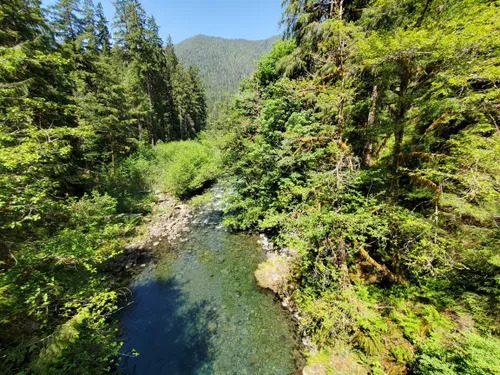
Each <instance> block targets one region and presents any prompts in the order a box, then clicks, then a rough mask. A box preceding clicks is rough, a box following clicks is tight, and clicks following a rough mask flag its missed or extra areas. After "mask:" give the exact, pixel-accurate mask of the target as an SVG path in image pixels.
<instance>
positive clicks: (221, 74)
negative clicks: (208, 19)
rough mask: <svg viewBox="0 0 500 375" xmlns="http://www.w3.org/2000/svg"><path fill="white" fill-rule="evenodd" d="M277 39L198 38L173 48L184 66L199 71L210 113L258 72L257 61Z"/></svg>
mask: <svg viewBox="0 0 500 375" xmlns="http://www.w3.org/2000/svg"><path fill="white" fill-rule="evenodd" d="M278 38H279V36H272V37H270V38H267V39H261V40H249V39H240V38H235V39H228V38H222V37H217V36H209V35H204V34H198V35H195V36H193V37H191V38H188V39H185V40H183V41H182V42H180V43H177V44H175V45H174V48H175V53H176V55H177V56H178V58H179V60H180V61H182V63H183V64H185V65H194V66H197V67H198V68H199V69H200V76H201V79H202V81H203V83H204V85H205V89H206V93H207V104H208V109H209V112H211V111H212V110H213V108H214V107H215V103H216V102H218V101H222V100H224V99H225V98H226V97H227V95H229V96H231V95H233V94H234V93H236V91H237V89H238V87H239V84H240V82H241V80H242V79H243V78H245V77H247V76H249V75H250V74H252V73H253V72H254V71H255V69H256V68H257V65H256V61H258V60H259V59H260V58H261V57H262V55H263V54H264V53H266V52H268V51H270V49H271V47H272V45H273V43H274V42H275V41H276V40H278Z"/></svg>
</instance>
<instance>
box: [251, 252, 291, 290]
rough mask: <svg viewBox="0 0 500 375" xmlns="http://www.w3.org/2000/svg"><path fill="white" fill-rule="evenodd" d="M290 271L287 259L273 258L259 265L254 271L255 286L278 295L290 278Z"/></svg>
mask: <svg viewBox="0 0 500 375" xmlns="http://www.w3.org/2000/svg"><path fill="white" fill-rule="evenodd" d="M290 269H291V267H290V261H289V259H287V258H284V257H280V256H276V257H273V258H271V259H269V260H267V261H265V262H264V263H261V264H259V266H258V268H257V271H255V278H256V279H257V284H258V285H259V286H260V287H261V288H265V289H271V290H272V291H273V292H275V293H280V291H281V290H282V289H283V286H284V285H285V284H286V282H287V280H288V278H289V276H290V273H291V270H290Z"/></svg>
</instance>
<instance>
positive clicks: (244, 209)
mask: <svg viewBox="0 0 500 375" xmlns="http://www.w3.org/2000/svg"><path fill="white" fill-rule="evenodd" d="M499 6H500V4H499V3H498V2H497V1H490V0H453V1H449V0H434V1H421V0H405V1H401V0H374V1H367V0H365V1H363V0H362V1H356V0H354V1H342V0H341V1H329V0H314V1H302V0H285V1H284V14H283V25H284V27H285V28H286V36H287V38H286V40H285V41H280V42H278V43H277V44H275V45H274V47H273V49H272V51H271V52H270V53H268V54H266V55H265V56H264V57H263V58H262V59H261V60H260V62H259V63H258V69H257V71H256V73H255V74H254V75H253V77H252V78H251V79H248V80H246V81H245V82H244V83H243V84H242V86H241V90H240V94H238V95H237V96H236V98H235V100H234V101H233V102H232V105H231V108H230V109H229V110H228V112H227V113H226V116H225V118H222V119H221V120H220V122H219V123H218V124H216V128H217V129H223V131H224V132H225V133H228V134H231V133H232V136H230V137H228V141H227V143H226V158H227V159H226V165H227V167H228V173H229V175H230V176H232V178H231V188H232V189H234V191H233V192H232V195H231V196H230V197H229V201H230V207H229V209H228V211H227V212H228V216H227V218H226V223H227V224H228V225H230V226H232V227H234V228H239V229H256V230H258V231H264V232H266V233H267V234H268V235H269V236H271V238H272V239H273V241H274V242H275V243H276V244H277V245H279V246H281V247H283V248H289V249H291V250H288V251H286V252H285V253H291V254H294V252H298V255H297V256H296V257H295V258H294V260H293V261H290V262H291V265H290V267H292V271H291V274H290V276H289V280H288V282H287V283H286V284H285V285H283V286H282V287H281V291H280V292H281V295H282V297H283V298H284V299H285V300H286V301H287V304H288V305H289V306H292V308H293V309H294V310H296V311H297V314H298V317H299V320H298V321H299V327H300V333H301V335H302V337H303V338H304V342H305V343H306V345H307V346H308V347H309V348H310V350H311V352H310V355H311V358H310V363H311V365H313V364H316V365H315V366H316V370H317V371H319V372H318V373H322V374H323V373H327V374H368V373H370V374H393V375H395V374H404V373H411V374H491V375H492V374H499V373H500V341H499V339H498V335H499V333H500V316H499V311H500V310H499V309H498V306H499V303H500V285H499V283H500V253H499V249H500V229H499V228H500V216H499V213H500V169H499V161H500V128H499V125H500V104H499V103H500V89H499V84H500V69H499V64H498V63H499V57H500V42H499V41H500V7H499ZM270 262H271V263H270V264H268V265H267V267H271V268H272V266H273V264H272V261H270ZM282 264H283V263H278V264H277V266H276V267H277V268H278V269H279V270H283V269H286V267H285V268H284V267H283V265H282ZM309 340H310V341H309Z"/></svg>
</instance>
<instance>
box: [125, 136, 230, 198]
mask: <svg viewBox="0 0 500 375" xmlns="http://www.w3.org/2000/svg"><path fill="white" fill-rule="evenodd" d="M220 163H221V159H220V153H219V150H218V149H217V148H216V147H215V145H214V144H213V143H212V142H210V141H208V140H201V141H199V140H196V141H180V142H170V143H165V144H164V143H159V144H157V145H156V146H154V147H151V148H150V149H148V151H147V153H143V154H142V155H141V156H139V157H137V156H132V157H131V158H128V159H127V160H125V162H124V163H122V166H123V167H122V168H127V171H128V172H129V175H132V176H138V177H140V178H142V179H143V180H144V177H146V180H144V181H143V182H142V183H143V184H144V188H145V189H154V190H156V191H161V192H166V193H169V194H171V195H173V196H175V197H177V198H180V199H183V198H188V197H189V196H191V195H192V194H193V193H195V192H197V191H199V190H201V189H202V188H203V187H205V186H206V185H207V184H208V183H210V182H212V181H214V180H215V179H216V178H217V176H218V175H219V174H220V168H221V166H220ZM120 173H123V172H120ZM123 177H125V176H123ZM119 179H120V180H123V178H122V177H120V178H119Z"/></svg>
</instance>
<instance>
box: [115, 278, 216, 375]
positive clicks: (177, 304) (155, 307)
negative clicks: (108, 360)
mask: <svg viewBox="0 0 500 375" xmlns="http://www.w3.org/2000/svg"><path fill="white" fill-rule="evenodd" d="M121 320H122V322H123V325H122V328H123V331H124V332H125V333H126V334H127V336H126V337H124V341H125V344H124V346H123V347H122V349H121V352H122V353H125V356H124V357H123V358H122V361H121V366H120V367H121V373H123V374H134V375H135V374H169V375H181V374H182V375H191V374H193V375H194V374H205V373H208V374H210V373H212V361H213V356H214V354H213V351H211V348H210V342H211V338H212V336H213V334H214V330H212V331H211V330H210V322H212V321H214V320H217V312H216V311H214V310H213V309H211V308H210V306H209V305H208V302H206V301H203V302H199V303H195V304H189V306H188V304H186V301H185V296H184V295H183V292H182V289H181V285H180V284H179V282H178V281H177V280H175V279H170V280H167V281H161V282H158V281H155V282H149V283H146V284H144V285H138V286H137V287H136V288H135V298H134V303H133V304H132V305H131V306H130V307H128V308H127V309H126V310H125V312H124V313H123V315H122V317H121ZM129 337H133V340H128V338H129ZM132 350H136V351H137V352H138V353H139V356H137V357H133V356H128V355H129V354H130V352H131V351H132Z"/></svg>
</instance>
